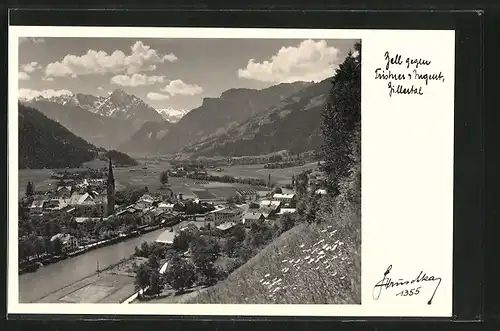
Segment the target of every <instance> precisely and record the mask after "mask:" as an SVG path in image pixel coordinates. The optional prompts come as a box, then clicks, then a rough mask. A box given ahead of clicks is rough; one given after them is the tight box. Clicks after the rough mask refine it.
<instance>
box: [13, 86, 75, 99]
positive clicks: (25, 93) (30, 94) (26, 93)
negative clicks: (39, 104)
mask: <svg viewBox="0 0 500 331" xmlns="http://www.w3.org/2000/svg"><path fill="white" fill-rule="evenodd" d="M18 93H19V99H23V100H32V99H34V98H37V97H44V98H52V97H59V96H62V95H73V93H72V92H71V91H68V90H52V89H48V90H43V91H38V90H32V89H28V88H21V89H19V92H18Z"/></svg>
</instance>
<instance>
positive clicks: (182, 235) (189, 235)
mask: <svg viewBox="0 0 500 331" xmlns="http://www.w3.org/2000/svg"><path fill="white" fill-rule="evenodd" d="M199 235H200V234H199V230H198V228H197V227H196V226H193V227H190V226H188V228H187V229H184V230H182V231H179V233H178V234H177V235H176V236H175V238H174V242H173V245H172V246H173V248H175V249H179V250H187V249H188V248H189V243H190V242H191V241H192V240H194V239H195V238H196V237H198V236H199Z"/></svg>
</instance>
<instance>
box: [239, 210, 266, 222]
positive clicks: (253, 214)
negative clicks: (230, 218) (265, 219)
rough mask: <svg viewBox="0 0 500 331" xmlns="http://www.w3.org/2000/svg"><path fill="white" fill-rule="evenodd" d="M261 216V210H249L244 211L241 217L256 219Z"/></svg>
mask: <svg viewBox="0 0 500 331" xmlns="http://www.w3.org/2000/svg"><path fill="white" fill-rule="evenodd" d="M262 216H264V215H263V214H262V213H261V212H249V213H246V214H245V215H243V219H245V220H255V221H256V220H258V219H260V218H261V217H262Z"/></svg>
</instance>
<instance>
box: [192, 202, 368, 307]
mask: <svg viewBox="0 0 500 331" xmlns="http://www.w3.org/2000/svg"><path fill="white" fill-rule="evenodd" d="M331 208H332V207H331V204H327V203H326V201H325V202H324V203H323V206H322V212H323V213H324V214H323V215H322V216H321V217H322V218H323V219H326V221H325V222H324V223H322V224H320V225H316V224H312V225H308V224H305V223H302V224H299V225H298V226H296V227H294V228H293V229H291V230H290V231H288V232H286V233H284V234H283V235H282V236H280V237H279V238H277V239H276V240H275V241H273V242H272V243H271V244H269V245H268V246H267V247H266V248H265V249H263V250H262V251H261V252H260V253H259V254H257V255H256V256H255V257H253V258H252V259H250V260H249V261H248V262H247V263H245V264H244V265H243V266H241V267H240V268H239V269H238V270H236V271H234V272H233V273H232V274H231V275H230V276H229V277H228V278H227V279H226V280H224V281H223V282H221V283H219V284H217V285H216V286H214V287H213V288H210V289H208V290H206V291H204V292H202V293H200V294H199V295H198V296H196V297H194V298H193V299H192V300H191V301H190V303H224V304H264V303H281V304H299V303H300V304H359V303H361V287H360V284H361V258H360V256H361V248H360V247H361V246H360V242H361V239H360V236H361V233H360V231H361V227H360V213H359V208H357V207H356V208H354V207H353V206H349V207H346V208H343V209H342V210H341V211H340V210H339V212H338V213H336V214H335V215H334V214H333V210H331ZM334 231H335V232H334ZM318 242H320V244H317V243H318ZM332 247H336V248H335V249H334V250H332ZM323 253H324V254H323ZM321 255H324V256H325V257H323V258H322V259H321V258H320V259H319V260H318V257H319V256H321ZM308 257H309V259H308V260H306V258H308ZM312 258H314V259H312ZM290 259H292V260H293V262H292V263H290ZM298 259H300V261H299V262H297V260H298ZM311 260H312V262H309V261H311ZM286 268H288V270H287V269H286ZM268 274H269V276H267V277H266V275H268ZM279 279H281V281H280V282H279V283H278V280H279ZM266 281H267V282H266ZM273 283H274V284H273ZM277 288H278V289H277ZM276 289H277V290H276Z"/></svg>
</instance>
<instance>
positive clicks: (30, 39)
mask: <svg viewBox="0 0 500 331" xmlns="http://www.w3.org/2000/svg"><path fill="white" fill-rule="evenodd" d="M27 42H30V43H33V44H43V43H44V42H45V39H43V38H39V37H19V44H24V43H27Z"/></svg>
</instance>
